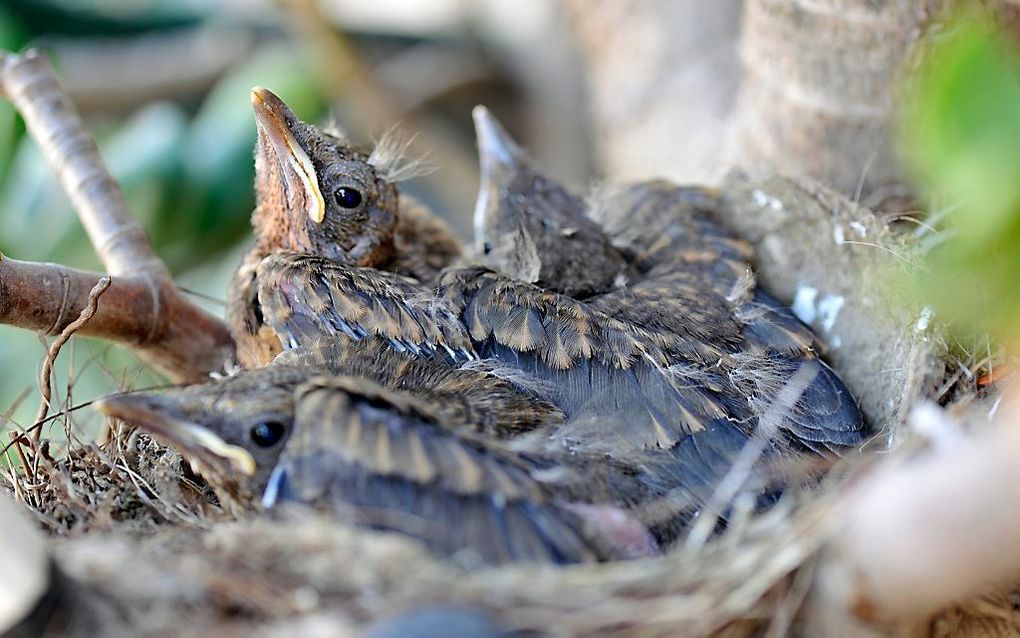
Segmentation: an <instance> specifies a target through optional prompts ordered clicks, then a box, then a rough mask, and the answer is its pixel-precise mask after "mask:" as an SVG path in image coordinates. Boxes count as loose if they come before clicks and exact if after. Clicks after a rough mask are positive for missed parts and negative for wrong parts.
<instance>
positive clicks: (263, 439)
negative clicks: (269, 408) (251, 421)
mask: <svg viewBox="0 0 1020 638" xmlns="http://www.w3.org/2000/svg"><path fill="white" fill-rule="evenodd" d="M286 432H287V427H286V426H285V425H284V424H282V423H280V422H279V421H262V422H261V423H258V424H256V425H255V426H254V427H252V429H251V432H250V433H249V434H250V436H251V440H252V442H253V443H254V444H255V445H257V446H259V447H273V446H274V445H276V444H277V443H279V442H280V440H281V439H283V435H284V434H286Z"/></svg>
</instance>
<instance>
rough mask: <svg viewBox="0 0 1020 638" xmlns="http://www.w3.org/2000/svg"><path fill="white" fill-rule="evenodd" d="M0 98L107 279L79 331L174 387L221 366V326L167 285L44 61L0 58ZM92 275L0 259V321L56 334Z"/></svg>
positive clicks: (225, 351)
mask: <svg viewBox="0 0 1020 638" xmlns="http://www.w3.org/2000/svg"><path fill="white" fill-rule="evenodd" d="M0 93H2V94H3V95H5V96H6V97H7V98H8V99H10V100H11V102H13V103H14V105H15V106H16V107H17V109H18V111H19V112H20V113H21V115H22V117H23V118H24V119H25V124H26V126H27V128H28V130H29V132H30V133H31V134H32V136H33V137H34V138H35V140H36V142H37V143H38V144H39V146H40V148H41V149H42V152H43V155H44V156H45V157H46V159H47V160H48V161H49V163H50V166H51V167H52V169H53V171H54V173H55V174H56V176H57V179H58V180H59V181H60V183H61V185H62V186H63V188H64V190H65V191H66V192H67V194H68V196H69V197H70V199H71V203H72V204H73V205H74V208H75V210H76V211H77V212H78V216H79V217H80V218H81V221H82V224H83V225H84V227H85V230H86V232H87V233H88V235H89V239H90V240H91V242H92V245H93V247H94V248H95V251H96V254H97V255H98V256H99V258H100V260H101V261H102V262H103V264H104V265H105V266H106V269H107V270H108V272H109V273H110V274H111V275H112V276H113V281H112V284H111V286H110V289H109V291H108V293H107V294H106V295H105V297H104V302H103V308H101V309H99V310H98V311H97V312H96V316H95V318H94V320H93V321H91V322H89V324H88V325H87V326H85V329H83V330H82V331H81V333H82V334H91V335H93V336H98V337H103V338H106V339H110V340H113V341H116V342H118V343H121V344H122V345H127V346H129V347H131V348H132V349H134V350H135V351H136V352H137V353H138V354H139V355H140V356H141V357H142V358H143V359H145V360H147V361H148V362H150V363H152V364H153V365H155V366H156V367H158V368H160V369H161V370H162V371H163V372H165V373H167V374H168V375H169V376H170V377H171V378H173V379H174V380H177V381H195V380H199V379H201V378H203V377H204V376H205V375H206V374H207V373H209V372H211V371H214V370H218V369H221V368H222V367H223V365H224V363H225V362H226V361H227V360H228V359H229V358H230V357H231V356H232V349H233V343H232V341H231V339H230V335H229V333H228V331H227V329H226V327H225V326H224V325H223V323H222V322H221V321H220V320H218V319H216V318H215V317H213V316H211V315H208V314H206V313H205V312H204V311H202V310H201V309H200V308H198V307H197V306H195V305H194V304H192V303H191V302H190V301H189V300H188V299H186V298H185V297H184V296H183V295H182V294H181V292H180V291H179V290H178V289H177V288H176V287H175V286H174V285H173V283H172V281H171V280H170V274H169V271H168V270H167V268H166V265H165V264H164V263H163V262H162V261H161V260H160V259H159V258H158V257H157V256H156V255H155V253H154V252H153V250H152V246H151V244H150V243H149V239H148V236H147V234H146V233H145V230H144V229H143V228H142V227H141V225H140V224H139V223H138V222H137V220H135V218H134V217H132V215H131V212H130V211H129V210H128V207H127V204H126V202H125V201H124V197H123V194H122V193H121V191H120V188H119V187H118V185H117V183H116V182H115V181H114V180H113V178H112V177H111V176H110V173H109V171H108V170H107V168H106V165H105V164H104V163H103V160H102V158H101V157H100V155H99V152H98V149H97V147H96V143H95V141H94V140H93V139H92V136H91V135H90V134H89V132H88V131H87V130H86V128H85V126H84V124H83V122H82V120H81V117H80V116H79V115H78V113H77V112H76V110H75V108H74V106H73V105H72V104H71V102H70V100H68V98H67V97H66V95H65V94H64V92H63V90H62V88H61V86H60V83H59V82H58V81H57V77H56V74H55V73H54V71H53V68H52V66H50V64H49V62H48V61H47V60H46V59H45V58H44V57H43V56H42V55H41V54H40V53H39V52H37V51H28V52H26V53H24V54H21V55H13V54H5V53H2V52H0ZM100 277H101V275H97V274H94V273H86V272H81V271H75V270H71V269H68V268H63V267H61V266H56V265H53V264H30V263H26V262H17V261H14V260H9V259H4V258H2V257H0V322H2V323H7V324H12V325H16V326H19V327H22V328H28V329H31V330H35V331H38V332H44V333H46V334H58V333H60V332H61V331H63V330H64V329H65V328H66V327H67V325H68V323H69V322H70V321H71V319H72V318H74V317H76V316H79V314H80V313H81V311H82V309H84V308H86V307H87V306H88V299H87V293H88V291H90V290H91V289H92V288H93V287H94V286H95V285H96V283H98V281H99V279H100Z"/></svg>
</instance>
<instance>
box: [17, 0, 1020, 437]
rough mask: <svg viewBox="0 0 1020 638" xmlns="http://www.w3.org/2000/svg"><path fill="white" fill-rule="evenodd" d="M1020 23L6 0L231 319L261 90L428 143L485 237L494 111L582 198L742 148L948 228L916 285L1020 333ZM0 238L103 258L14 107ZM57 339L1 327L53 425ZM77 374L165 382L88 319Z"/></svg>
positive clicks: (748, 0) (538, 7)
mask: <svg viewBox="0 0 1020 638" xmlns="http://www.w3.org/2000/svg"><path fill="white" fill-rule="evenodd" d="M1018 16H1020V0H980V1H979V0H975V1H965V0H955V1H954V0H877V1H876V0H810V1H809V0H714V1H713V2H704V1H703V0H642V1H640V2H638V1H631V0H429V1H428V2H421V1H418V0H373V1H372V2H364V1H363V0H216V1H214V0H4V1H3V2H2V3H0V47H2V48H3V49H7V50H13V51H16V50H20V49H22V48H24V47H26V46H35V47H40V48H43V49H44V50H46V51H47V52H48V53H49V55H50V56H51V57H52V59H53V61H54V64H55V66H56V67H57V69H58V72H59V73H60V74H61V76H62V78H63V80H64V82H65V85H66V87H67V89H68V90H69V92H70V94H71V97H72V99H73V100H74V101H75V103H76V104H77V105H78V107H79V108H80V109H81V111H82V113H83V114H84V116H85V117H86V119H87V122H88V124H89V126H90V127H91V128H92V130H93V131H94V132H95V134H96V136H97V137H98V139H99V143H100V148H101V150H102V152H103V155H104V156H105V158H106V160H107V162H108V164H109V165H110V168H111V170H112V172H113V174H114V176H115V177H116V178H117V179H118V180H119V181H120V183H121V184H122V186H123V187H124V190H125V193H126V195H127V198H128V201H129V203H130V205H131V207H132V209H133V210H134V212H135V214H136V215H137V216H138V217H139V218H140V219H141V220H142V223H143V225H144V226H145V227H146V228H147V229H148V230H149V233H150V235H151V237H152V239H153V242H154V244H155V246H156V250H157V252H158V253H159V254H160V255H161V256H162V257H163V258H164V259H165V260H166V261H167V263H168V265H169V266H170V268H171V269H172V271H173V272H174V274H175V278H176V280H177V281H178V283H179V284H180V285H181V286H183V287H184V288H185V289H187V290H188V291H191V292H192V293H194V296H195V299H196V301H198V302H199V303H201V304H202V305H204V306H205V307H207V308H208V309H209V310H211V311H212V312H214V313H216V314H222V312H223V298H224V295H225V290H226V282H227V280H228V278H229V276H230V274H231V272H232V271H233V269H234V268H235V267H236V266H237V264H238V263H239V261H240V256H241V253H242V252H243V251H244V249H245V248H246V246H247V243H248V241H249V230H250V227H249V216H250V213H251V210H252V207H253V196H252V179H253V175H254V167H253V161H252V148H253V145H254V141H255V126H254V121H253V118H252V114H251V110H250V106H249V97H248V92H249V90H250V89H251V88H252V87H253V86H256V85H263V86H266V87H269V88H271V89H272V90H274V91H275V92H277V93H278V94H279V95H280V96H281V97H283V98H284V100H285V101H287V102H288V103H289V104H290V105H291V106H292V108H293V109H294V110H295V112H296V113H297V114H298V115H299V116H300V117H301V118H303V119H305V120H306V121H310V122H320V123H321V122H326V121H329V120H333V121H335V122H336V123H338V124H339V126H340V127H341V128H343V129H344V130H345V131H346V133H347V134H348V136H349V137H350V138H352V139H354V140H356V141H359V142H362V143H364V144H365V145H371V143H372V142H373V140H376V139H378V138H379V137H380V136H381V135H382V134H383V133H385V132H387V131H389V130H390V129H391V128H396V129H397V132H398V134H400V135H401V136H403V137H404V138H405V139H412V138H413V142H412V143H411V145H410V147H409V152H410V153H411V154H412V155H415V156H426V157H427V158H428V162H429V163H430V164H431V165H432V166H433V168H434V170H433V172H431V173H430V174H429V175H427V176H424V177H421V178H417V179H415V180H413V181H411V182H408V183H405V184H403V185H402V188H404V189H406V190H408V191H410V192H412V193H413V194H414V195H416V196H417V197H418V198H419V199H421V200H423V201H424V202H426V203H427V204H428V205H429V206H430V207H432V208H433V210H435V211H436V212H437V213H439V214H440V215H442V216H444V217H445V218H446V219H447V220H449V221H450V223H451V224H452V225H453V227H454V228H455V230H456V231H457V232H458V233H459V234H460V235H461V236H462V238H464V239H469V233H470V223H469V219H470V214H471V210H472V206H473V202H474V196H475V192H476V189H477V159H476V154H475V146H474V134H473V130H472V127H471V123H470V110H471V107H472V106H473V105H475V104H479V103H484V104H486V105H487V106H489V107H490V109H492V110H493V111H494V112H495V114H496V115H497V116H498V117H499V118H500V119H501V120H503V121H504V123H505V124H506V125H507V127H508V128H509V129H510V131H511V133H512V134H513V135H514V136H515V137H517V139H518V140H519V141H521V142H522V144H523V145H524V146H525V147H526V148H527V149H528V150H529V151H530V152H531V154H532V155H533V157H534V158H535V159H536V160H537V162H538V163H539V164H540V165H541V166H542V167H543V168H544V169H545V170H547V171H548V172H550V173H551V174H552V175H553V176H555V177H557V178H559V179H562V180H565V181H566V182H567V183H568V184H570V185H572V186H574V187H576V188H578V189H580V190H585V189H587V188H588V187H589V186H590V185H591V184H592V182H593V181H597V180H601V179H613V180H632V179H647V178H653V177H667V178H670V179H673V180H675V181H678V182H687V183H701V184H720V183H721V182H722V180H723V178H724V176H725V174H726V173H727V171H729V170H731V169H734V168H736V169H740V170H743V171H746V172H750V173H752V174H766V173H771V172H775V171H778V172H782V173H788V174H795V175H803V176H807V177H810V178H812V179H815V180H818V181H819V182H821V183H823V184H826V185H828V186H830V187H832V188H835V189H837V190H839V191H842V192H843V193H845V194H846V195H847V196H849V197H852V198H853V199H855V200H857V201H860V202H861V203H863V204H866V205H868V206H869V207H871V208H874V209H876V210H877V211H878V212H880V213H882V214H884V215H886V216H887V219H889V220H890V221H891V222H895V223H897V224H901V225H904V226H905V227H906V228H908V229H909V231H911V232H913V231H915V230H917V229H918V228H922V229H924V228H930V229H932V230H933V231H936V232H931V233H927V231H924V232H923V233H919V236H920V234H924V235H925V236H924V239H923V241H925V242H928V244H930V246H928V247H927V248H926V250H927V249H929V248H930V250H931V251H932V257H931V262H930V263H929V264H926V265H925V266H924V267H922V268H920V269H919V270H920V271H921V273H922V276H921V277H920V280H919V282H917V283H916V284H911V288H912V289H913V290H915V291H921V292H922V294H923V295H927V296H930V297H931V298H937V301H936V303H937V304H938V305H937V309H938V311H939V313H940V314H944V315H946V316H951V317H954V318H956V317H957V316H958V317H959V318H960V319H961V320H962V321H963V322H964V323H965V324H966V325H968V326H971V327H974V329H980V330H984V329H990V330H992V331H993V332H995V333H996V334H997V335H1000V336H1005V337H1006V338H1007V339H1010V338H1012V335H1015V334H1016V332H1017V331H1015V330H1012V329H1011V328H1006V327H1004V326H1011V325H1012V324H1013V323H1015V322H1014V321H1013V318H1014V317H1015V316H1016V310H1017V308H1015V307H1014V306H1015V304H1017V303H1020V294H1018V293H1020V278H1018V274H1020V222H1018V221H1017V220H1018V219H1020V186H1018V185H1020V176H1018V175H1017V173H1018V172H1020V72H1018V69H1020V64H1018V62H1017V60H1018V56H1017V53H1016V42H1017V38H1016V34H1017V33H1020V28H1018V25H1020V18H1018ZM922 210H930V211H933V215H931V216H930V217H928V218H927V219H926V218H925V213H923V212H921V211H922ZM925 219H926V221H924V222H923V226H918V224H919V222H921V220H925ZM975 228H976V229H977V231H976V232H969V231H968V230H967V229H975ZM947 238H951V240H950V241H947ZM826 240H828V239H826ZM0 251H2V252H3V253H4V254H6V255H9V256H11V257H13V258H17V259H23V260H36V261H55V262H59V263H62V264H66V265H69V266H73V267H77V268H87V269H99V268H100V266H99V264H98V262H97V261H96V259H95V256H94V254H93V251H92V248H91V246H90V245H89V243H88V241H87V239H86V237H85V235H84V233H83V232H82V231H81V228H80V224H79V223H78V220H77V217H76V216H75V214H74V213H73V211H72V210H71V209H70V206H69V204H68V201H67V199H66V197H65V196H64V194H63V193H62V191H61V190H60V188H59V187H58V186H57V185H56V183H55V182H54V180H53V179H52V178H51V177H50V170H49V168H48V167H47V166H46V164H45V162H44V161H43V159H42V157H41V155H40V153H39V151H38V149H37V148H36V146H35V144H34V143H33V141H32V140H31V139H29V138H27V137H26V135H25V132H24V127H23V125H22V124H21V123H20V121H19V120H18V118H17V117H16V115H15V113H14V112H13V110H12V109H11V107H10V106H9V105H8V104H7V103H5V102H2V101H0ZM947 273H948V274H947ZM947 282H950V283H952V284H953V285H947ZM926 298H927V297H926ZM1003 300H1006V301H1007V303H1002V302H1003ZM961 308H963V309H965V310H966V311H965V312H957V311H958V310H960V309H961ZM989 319H990V320H991V321H988V320H989ZM968 322H969V323H968ZM43 353H44V345H43V344H42V343H41V342H40V339H39V338H38V337H37V336H35V335H32V334H29V333H24V332H20V331H17V330H14V329H12V328H8V327H4V326H0V363H2V364H3V365H2V368H0V370H2V371H0V415H2V414H4V413H5V412H6V415H7V418H9V419H12V420H14V421H15V422H17V423H19V424H22V425H24V424H25V422H26V421H27V420H30V419H31V418H32V415H33V414H34V413H35V410H36V407H37V404H38V396H37V392H36V391H35V389H36V387H37V383H38V382H37V377H38V370H39V367H40V365H41V359H42V356H43ZM56 369H57V373H58V378H57V382H56V383H55V385H54V388H55V391H56V392H57V397H56V399H57V402H58V403H64V402H65V401H66V400H68V399H70V401H68V402H69V403H72V404H73V403H74V402H75V401H76V400H85V399H89V398H92V397H94V396H96V395H98V394H102V393H104V392H108V391H110V390H111V389H113V388H114V387H115V386H117V385H124V384H130V385H134V386H138V387H141V386H145V385H149V384H153V383H159V382H160V380H159V379H158V378H156V377H155V376H153V375H152V374H151V373H149V372H148V371H146V370H145V369H144V368H143V367H142V366H141V365H140V364H138V363H137V362H136V361H134V359H133V358H132V357H131V355H130V354H128V353H125V352H123V351H119V350H116V349H113V348H111V347H110V346H108V345H106V344H103V343H99V342H95V341H90V340H85V339H75V340H73V341H72V343H70V344H69V345H68V346H67V347H66V348H65V349H64V352H63V353H62V355H61V357H60V359H59V360H58V364H57V367H56ZM68 389H70V390H71V391H72V392H73V394H74V396H73V397H70V398H69V397H66V396H64V395H65V394H66V392H67V391H68ZM8 406H10V409H7V407H8ZM87 412H89V411H83V412H82V416H83V417H85V418H84V419H83V420H84V421H87V419H88V415H87V414H86V413H87Z"/></svg>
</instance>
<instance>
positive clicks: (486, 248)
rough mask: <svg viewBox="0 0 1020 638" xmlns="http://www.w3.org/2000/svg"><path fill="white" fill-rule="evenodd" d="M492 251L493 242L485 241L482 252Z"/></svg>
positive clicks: (486, 253)
mask: <svg viewBox="0 0 1020 638" xmlns="http://www.w3.org/2000/svg"><path fill="white" fill-rule="evenodd" d="M491 252H492V244H490V243H489V242H485V243H484V244H482V254H484V255H488V254H489V253H491Z"/></svg>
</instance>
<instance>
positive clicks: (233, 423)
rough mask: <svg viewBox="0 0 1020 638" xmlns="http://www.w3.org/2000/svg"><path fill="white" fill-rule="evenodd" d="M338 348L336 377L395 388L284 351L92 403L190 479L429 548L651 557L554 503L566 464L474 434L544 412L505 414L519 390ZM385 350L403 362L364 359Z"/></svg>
mask: <svg viewBox="0 0 1020 638" xmlns="http://www.w3.org/2000/svg"><path fill="white" fill-rule="evenodd" d="M337 348H338V350H337V352H345V353H347V352H353V353H354V354H351V355H350V356H349V357H348V360H346V361H343V362H340V363H338V364H337V368H338V369H340V370H347V371H354V370H362V371H366V370H368V369H374V368H379V367H381V368H382V372H383V376H381V377H380V379H382V380H383V382H384V383H388V384H389V385H391V386H393V387H386V386H385V385H382V384H380V383H376V382H373V381H371V380H369V379H367V378H364V377H357V376H332V375H329V374H323V373H321V372H319V373H317V372H316V369H315V368H314V367H312V368H310V367H309V366H308V362H309V361H313V362H316V363H317V362H321V361H323V360H330V361H333V359H332V358H331V357H330V356H329V354H328V353H314V354H307V355H306V354H302V353H295V354H294V355H293V356H291V357H290V359H289V360H288V361H283V362H279V363H274V364H272V365H269V366H266V367H264V368H259V369H253V370H245V371H241V372H239V373H237V374H236V375H235V376H232V377H228V378H225V379H222V380H216V381H212V382H209V383H206V384H203V385H198V386H191V387H187V388H176V389H171V390H166V391H161V392H140V393H126V394H121V395H115V396H111V397H107V398H105V399H103V400H102V401H100V402H99V403H98V404H97V408H98V409H99V410H100V411H101V412H103V413H104V414H107V415H109V416H114V417H117V418H120V419H123V420H125V421H127V422H130V423H134V424H137V425H140V426H142V427H145V428H146V429H148V430H150V431H152V432H154V433H156V434H158V435H160V436H162V437H164V438H167V439H169V440H170V441H172V442H174V443H175V444H177V445H178V446H180V447H181V448H183V450H184V451H185V453H186V454H187V455H188V456H190V457H192V458H196V459H198V460H199V461H200V464H201V466H202V468H203V473H206V472H207V471H209V470H211V471H212V472H213V474H214V475H216V476H217V479H218V480H219V479H223V478H226V479H228V480H229V479H232V482H231V483H228V484H227V485H228V489H230V490H231V491H233V492H234V494H235V495H236V496H238V497H239V498H241V499H242V500H246V501H249V502H254V501H256V500H259V499H260V500H261V503H262V505H263V506H264V507H266V508H268V509H275V508H277V507H279V506H281V505H283V504H285V503H298V504H304V505H311V506H314V507H317V508H320V509H324V510H328V511H331V512H334V513H336V514H337V515H338V516H341V517H343V518H345V519H348V520H351V521H353V522H354V523H356V524H359V525H363V526H366V527H371V528H375V529H383V530H389V531H395V532H399V533H402V534H405V535H408V536H412V537H414V538H417V539H419V540H421V541H422V542H424V543H425V544H426V545H428V546H429V547H431V548H432V549H433V550H434V551H436V552H437V553H439V554H442V555H454V554H457V555H460V556H468V557H474V558H476V559H477V560H479V561H481V562H484V563H486V564H502V563H507V562H515V561H528V562H546V563H557V564H559V563H576V562H592V561H598V560H607V559H610V558H621V557H628V556H632V555H647V554H649V553H653V552H654V551H655V543H654V540H652V538H651V537H650V536H649V534H648V533H647V531H646V530H645V529H644V527H643V526H642V525H641V524H640V523H638V522H637V521H636V520H634V519H633V518H630V517H629V516H628V515H626V514H625V513H624V512H623V510H620V509H618V508H612V507H601V506H598V505H585V504H573V503H570V502H567V501H565V500H563V498H561V497H560V494H561V493H562V494H566V492H565V491H559V492H558V491H557V490H556V489H555V488H554V487H552V486H551V485H550V484H549V483H547V481H546V480H545V479H544V478H542V477H545V476H549V475H556V474H558V473H562V472H567V473H569V471H570V469H569V468H562V469H561V468H559V466H558V465H557V463H556V461H555V460H553V459H550V458H547V457H541V456H536V455H528V454H522V453H521V452H520V451H518V450H513V449H511V448H510V447H508V446H507V445H506V444H504V443H501V442H500V441H498V440H497V439H495V438H493V437H489V436H485V435H484V434H480V433H479V432H484V431H486V430H487V429H488V428H492V429H493V430H494V431H496V432H508V431H510V432H512V431H516V430H517V429H519V428H521V427H532V426H534V425H535V424H537V422H538V421H540V420H542V419H544V418H546V417H548V418H556V411H555V409H553V408H551V407H550V406H548V405H547V404H544V403H543V402H542V401H541V400H540V399H537V400H534V405H535V406H537V407H535V408H530V409H529V408H525V409H527V410H529V412H530V415H531V417H530V418H529V417H528V416H524V415H519V414H518V415H515V414H512V413H511V412H510V408H512V407H523V402H522V400H521V399H520V398H519V397H518V396H517V395H519V394H521V391H520V390H518V389H516V388H514V387H512V384H510V383H509V382H504V381H502V380H500V379H498V378H494V377H492V376H491V375H489V374H487V373H482V372H478V371H471V370H468V371H456V370H452V371H451V370H450V369H449V368H446V369H443V366H441V365H440V364H437V363H435V362H430V361H426V360H421V359H415V358H413V357H410V356H408V355H400V354H396V353H393V352H392V351H391V350H389V349H387V348H385V347H384V348H377V347H375V346H373V345H372V342H371V340H363V341H362V342H361V343H360V344H356V345H351V344H340V345H338V346H337ZM381 353H390V354H388V355H387V354H381ZM387 356H395V357H398V358H402V359H404V362H403V365H402V366H398V365H381V364H379V363H368V364H364V363H362V362H363V361H365V360H368V361H372V359H373V358H379V357H382V358H385V357H387ZM304 357H308V359H305V358H304ZM400 368H402V370H401V371H399V372H393V371H394V370H398V369H400ZM396 386H401V387H403V388H404V389H394V388H395V387H396ZM424 388H429V389H430V391H422V390H423V389H424ZM525 394H526V392H525ZM455 397H456V399H455ZM543 408H545V410H544V411H543ZM475 418H477V419H479V420H480V421H481V422H485V423H487V424H488V425H481V424H479V423H476V422H475V421H474V419H475ZM525 424H526V425H525Z"/></svg>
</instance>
